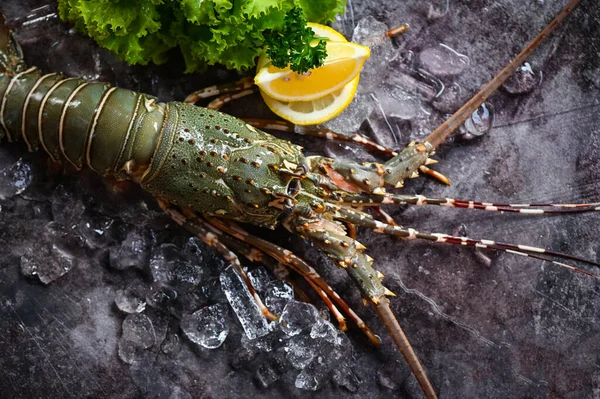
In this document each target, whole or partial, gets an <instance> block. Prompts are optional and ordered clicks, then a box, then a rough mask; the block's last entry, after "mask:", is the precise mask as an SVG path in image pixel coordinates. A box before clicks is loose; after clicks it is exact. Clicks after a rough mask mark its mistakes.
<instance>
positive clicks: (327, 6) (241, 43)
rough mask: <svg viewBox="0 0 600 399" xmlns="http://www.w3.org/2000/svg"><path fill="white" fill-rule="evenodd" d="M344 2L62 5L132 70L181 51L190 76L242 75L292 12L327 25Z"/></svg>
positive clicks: (92, 0)
mask: <svg viewBox="0 0 600 399" xmlns="http://www.w3.org/2000/svg"><path fill="white" fill-rule="evenodd" d="M345 3H346V0H235V1H234V0H58V10H59V14H60V17H61V18H62V19H63V20H65V21H69V22H71V23H73V24H74V26H75V28H76V29H77V30H78V31H80V32H82V33H86V34H88V35H89V36H90V37H92V38H93V39H95V40H96V41H97V42H98V43H99V44H100V45H101V46H103V47H105V48H107V49H109V50H110V51H112V52H114V53H115V54H116V55H117V56H118V57H119V58H121V59H123V60H125V61H127V62H128V63H130V64H143V65H145V64H147V63H148V62H154V63H156V64H160V63H163V62H165V61H166V60H167V57H168V52H169V50H171V49H174V48H178V49H179V51H181V53H182V55H183V58H184V60H185V64H186V68H185V71H186V72H196V71H202V70H203V69H205V68H206V66H207V65H214V64H222V65H224V66H226V67H227V68H230V69H237V70H243V69H248V68H251V67H253V66H254V65H255V61H256V58H257V57H258V56H259V55H260V54H262V52H263V48H264V44H265V36H264V35H265V34H266V33H268V32H270V31H272V30H279V29H281V28H282V21H283V19H284V17H285V15H286V14H287V12H289V11H290V10H291V9H292V8H294V7H301V8H302V10H303V13H304V14H305V16H306V17H307V19H308V20H309V21H313V22H320V23H326V22H328V21H332V20H333V19H334V18H335V16H336V15H337V14H338V13H340V12H343V10H344V7H345Z"/></svg>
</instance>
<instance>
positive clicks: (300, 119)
mask: <svg viewBox="0 0 600 399" xmlns="http://www.w3.org/2000/svg"><path fill="white" fill-rule="evenodd" d="M359 78H360V77H359V76H356V77H355V78H354V79H352V80H351V81H350V83H348V84H346V85H345V86H344V87H342V88H341V89H339V90H338V91H336V92H333V93H329V94H326V95H324V96H322V97H319V98H317V99H315V100H310V101H279V100H276V99H274V98H272V97H270V96H269V95H268V94H267V93H265V92H264V91H262V90H261V91H260V94H261V95H262V97H263V100H264V101H265V103H266V104H267V106H268V107H269V108H270V109H271V111H273V112H274V113H275V114H277V115H278V116H280V117H282V118H283V119H285V120H288V121H290V122H292V123H294V124H296V125H302V126H305V125H317V124H319V123H323V122H326V121H328V120H330V119H333V118H334V117H336V116H337V115H339V114H340V113H341V112H342V111H343V110H345V109H346V108H347V107H348V105H350V103H351V102H352V99H353V98H354V94H355V93H356V88H357V87H358V80H359Z"/></svg>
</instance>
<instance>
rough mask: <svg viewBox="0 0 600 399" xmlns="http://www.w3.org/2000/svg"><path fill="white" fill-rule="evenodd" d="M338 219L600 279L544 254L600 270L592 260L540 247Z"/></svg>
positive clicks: (359, 216) (347, 215)
mask: <svg viewBox="0 0 600 399" xmlns="http://www.w3.org/2000/svg"><path fill="white" fill-rule="evenodd" d="M335 218H336V219H339V220H343V221H345V222H349V223H352V224H355V225H357V226H361V227H366V228H369V229H371V230H373V231H374V232H376V233H382V234H387V235H392V236H396V237H401V238H405V239H421V240H427V241H434V242H439V243H447V244H453V245H461V246H466V247H476V248H485V249H490V250H492V251H497V252H506V253H511V254H515V255H519V256H525V257H529V258H534V259H539V260H543V261H546V262H550V263H552V264H555V265H557V266H561V267H566V268H567V269H570V270H573V271H576V272H578V273H582V274H585V275H588V276H591V277H594V278H596V279H600V276H597V275H595V274H592V273H588V272H586V271H583V270H581V269H578V268H576V267H574V266H571V265H567V264H565V263H562V262H557V261H555V260H552V259H550V258H546V257H542V256H540V255H541V254H544V255H548V256H554V257H556V258H562V259H570V260H574V261H578V262H584V263H588V264H590V265H594V266H596V267H600V263H598V262H594V261H592V260H588V259H584V258H580V257H578V256H574V255H569V254H566V253H562V252H555V251H551V250H547V249H544V248H539V247H530V246H527V245H518V244H508V243H502V242H495V241H492V240H474V239H471V238H467V237H455V236H451V235H447V234H440V233H424V232H420V231H417V230H415V229H411V228H403V227H399V226H393V225H391V224H387V223H384V222H380V221H378V220H375V219H373V217H372V216H371V215H368V214H366V213H364V212H360V211H357V210H354V209H347V208H340V209H338V210H337V211H336V215H335Z"/></svg>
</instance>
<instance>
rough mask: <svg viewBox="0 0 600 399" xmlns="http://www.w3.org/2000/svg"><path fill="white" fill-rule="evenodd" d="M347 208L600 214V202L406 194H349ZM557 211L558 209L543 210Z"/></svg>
mask: <svg viewBox="0 0 600 399" xmlns="http://www.w3.org/2000/svg"><path fill="white" fill-rule="evenodd" d="M341 203H342V204H344V205H350V206H355V207H361V206H362V207H367V206H380V205H386V204H395V205H417V206H421V205H438V206H445V207H448V208H463V209H476V210H481V211H491V212H512V213H521V214H527V215H542V214H552V213H585V212H600V202H590V203H586V204H550V203H537V204H536V203H533V204H507V203H498V202H478V201H469V200H463V199H455V198H430V197H425V196H423V195H405V194H392V193H384V194H369V193H361V194H349V195H346V196H344V198H343V201H342V202H341ZM539 208H556V209H539Z"/></svg>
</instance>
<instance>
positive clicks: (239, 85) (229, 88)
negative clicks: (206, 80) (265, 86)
mask: <svg viewBox="0 0 600 399" xmlns="http://www.w3.org/2000/svg"><path fill="white" fill-rule="evenodd" d="M253 86H254V80H253V79H252V78H251V77H250V76H246V77H243V78H242V79H240V80H238V81H237V82H229V83H224V84H221V85H214V86H210V87H205V88H204V89H200V90H198V91H195V92H193V93H192V94H190V95H188V96H187V97H186V98H185V100H183V102H184V103H188V104H195V103H197V102H198V101H200V100H201V99H204V98H209V97H215V96H218V95H221V94H232V93H237V92H240V91H243V90H246V89H250V88H251V87H253Z"/></svg>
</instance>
